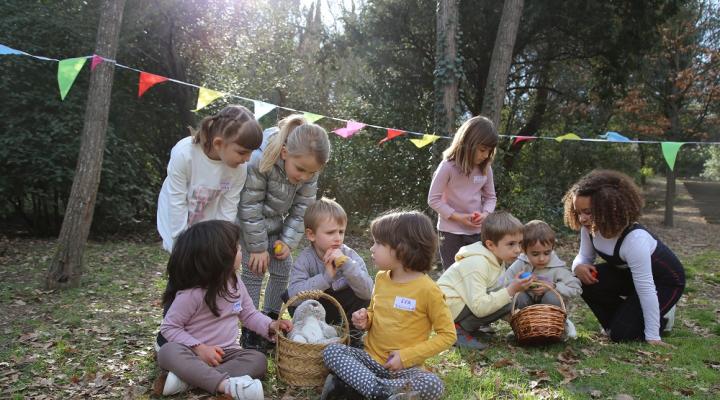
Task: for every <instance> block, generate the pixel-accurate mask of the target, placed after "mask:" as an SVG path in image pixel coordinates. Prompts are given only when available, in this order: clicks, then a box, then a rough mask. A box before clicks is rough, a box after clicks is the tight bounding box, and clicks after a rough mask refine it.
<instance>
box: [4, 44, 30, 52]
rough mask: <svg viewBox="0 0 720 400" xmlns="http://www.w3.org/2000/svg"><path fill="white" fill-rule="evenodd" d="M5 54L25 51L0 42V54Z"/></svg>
mask: <svg viewBox="0 0 720 400" xmlns="http://www.w3.org/2000/svg"><path fill="white" fill-rule="evenodd" d="M5 54H17V55H25V54H27V53H25V52H23V51H20V50H15V49H13V48H10V47H7V46H5V45H4V44H0V55H5Z"/></svg>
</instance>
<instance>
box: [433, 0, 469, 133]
mask: <svg viewBox="0 0 720 400" xmlns="http://www.w3.org/2000/svg"><path fill="white" fill-rule="evenodd" d="M436 18H437V21H436V30H435V37H436V47H435V72H434V75H435V133H436V134H438V135H443V136H450V135H452V134H453V133H454V131H455V120H456V118H457V115H458V114H459V113H460V106H459V103H458V83H459V81H460V78H462V73H463V72H462V71H463V69H462V57H461V56H460V55H459V54H458V40H459V29H458V25H459V24H458V0H438V2H437V17H436Z"/></svg>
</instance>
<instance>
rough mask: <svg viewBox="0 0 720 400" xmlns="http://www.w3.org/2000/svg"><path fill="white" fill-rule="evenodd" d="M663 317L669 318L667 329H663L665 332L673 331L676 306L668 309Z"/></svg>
mask: <svg viewBox="0 0 720 400" xmlns="http://www.w3.org/2000/svg"><path fill="white" fill-rule="evenodd" d="M663 318H667V324H665V329H663V332H670V331H672V328H673V326H674V325H675V306H672V308H671V309H670V311H668V312H667V314H665V315H664V316H663Z"/></svg>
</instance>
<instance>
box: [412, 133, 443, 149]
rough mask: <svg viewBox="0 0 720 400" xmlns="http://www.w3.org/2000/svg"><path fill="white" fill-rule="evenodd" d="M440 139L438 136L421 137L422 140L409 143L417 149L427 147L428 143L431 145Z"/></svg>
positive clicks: (413, 140)
mask: <svg viewBox="0 0 720 400" xmlns="http://www.w3.org/2000/svg"><path fill="white" fill-rule="evenodd" d="M438 139H440V136H438V135H427V134H425V135H423V137H422V139H410V141H411V142H413V144H414V145H415V146H417V147H418V148H419V149H421V148H423V147H425V146H427V145H429V144H430V143H433V142H434V141H436V140H438Z"/></svg>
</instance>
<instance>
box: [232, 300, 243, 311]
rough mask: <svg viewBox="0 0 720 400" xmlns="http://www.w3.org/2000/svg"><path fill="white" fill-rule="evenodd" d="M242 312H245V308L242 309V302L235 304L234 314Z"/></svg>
mask: <svg viewBox="0 0 720 400" xmlns="http://www.w3.org/2000/svg"><path fill="white" fill-rule="evenodd" d="M242 310H243V307H242V303H241V302H239V301H238V302H237V303H235V304H233V312H234V313H235V314H239V313H240V311H242Z"/></svg>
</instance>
